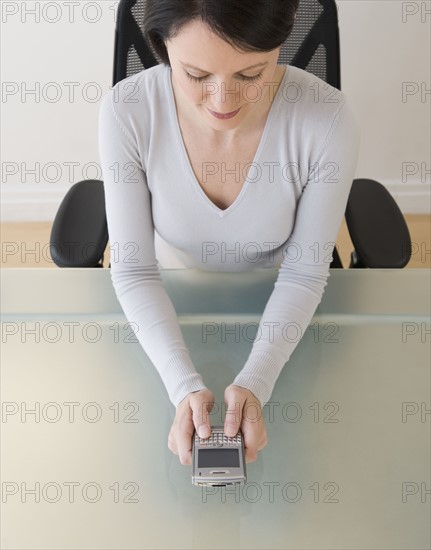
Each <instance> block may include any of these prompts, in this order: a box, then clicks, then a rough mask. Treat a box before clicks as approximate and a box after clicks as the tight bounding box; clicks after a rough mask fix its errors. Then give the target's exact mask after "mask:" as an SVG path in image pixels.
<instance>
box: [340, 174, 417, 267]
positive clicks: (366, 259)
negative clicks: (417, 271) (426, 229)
mask: <svg viewBox="0 0 431 550" xmlns="http://www.w3.org/2000/svg"><path fill="white" fill-rule="evenodd" d="M346 223H347V227H348V230H349V233H350V238H351V239H352V243H353V246H354V248H355V252H356V254H355V253H353V254H352V257H353V256H355V257H357V259H358V260H359V262H358V263H359V265H360V267H370V268H402V267H405V266H406V265H407V264H408V262H409V261H410V257H411V239H410V233H409V230H408V227H407V224H406V221H405V219H404V216H403V214H402V212H401V210H400V208H399V207H398V205H397V203H396V202H395V200H394V198H393V197H392V195H391V194H390V193H389V191H388V190H387V189H386V187H384V186H383V185H382V184H381V183H379V182H377V181H375V180H370V179H355V180H353V185H352V188H351V191H350V195H349V199H348V202H347V207H346ZM361 264H362V265H361ZM351 267H355V266H354V265H353V266H352V265H351Z"/></svg>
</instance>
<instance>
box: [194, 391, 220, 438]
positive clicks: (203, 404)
mask: <svg viewBox="0 0 431 550" xmlns="http://www.w3.org/2000/svg"><path fill="white" fill-rule="evenodd" d="M213 405H214V404H213V402H212V401H205V400H204V399H193V400H191V401H190V407H191V409H192V412H193V424H194V426H195V428H196V431H197V433H198V435H199V437H201V438H202V439H206V438H207V437H209V436H210V435H211V422H210V419H209V415H208V412H209V411H211V409H212V407H213Z"/></svg>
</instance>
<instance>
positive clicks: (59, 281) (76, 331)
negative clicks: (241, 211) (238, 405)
mask: <svg viewBox="0 0 431 550" xmlns="http://www.w3.org/2000/svg"><path fill="white" fill-rule="evenodd" d="M163 277H164V279H165V282H166V287H167V289H168V291H169V294H170V295H171V297H172V299H173V302H174V304H175V306H176V308H177V312H178V313H179V319H180V323H181V327H182V331H183V335H184V338H185V341H186V343H187V345H188V348H189V350H190V353H191V356H192V359H193V361H194V364H195V366H196V368H197V370H198V371H199V372H201V373H202V375H203V378H204V381H205V383H206V384H207V385H208V387H210V388H211V389H212V390H213V391H214V393H215V398H216V406H215V410H214V413H213V414H212V415H211V423H212V424H213V425H215V424H219V423H222V422H223V420H224V405H223V403H222V397H223V391H224V388H225V387H226V386H227V385H228V384H230V383H231V382H232V381H233V378H234V377H235V375H236V373H237V372H239V370H240V369H241V368H242V365H243V364H244V363H245V361H246V359H247V356H248V353H249V352H250V350H251V346H252V342H253V339H254V336H255V334H256V329H254V330H253V326H254V327H256V326H257V324H258V322H259V318H260V315H261V313H262V311H263V308H264V305H265V299H267V298H268V297H269V294H270V292H271V290H272V285H273V283H274V281H275V277H276V273H275V271H273V270H263V271H262V272H259V273H248V274H246V276H245V277H244V274H240V276H239V277H238V276H233V277H231V276H229V277H226V276H225V274H211V276H208V274H201V273H198V272H194V271H189V270H178V271H177V270H169V271H165V272H163ZM429 282H430V272H429V271H428V270H356V271H355V270H350V271H349V270H332V272H331V277H330V278H329V281H328V287H327V290H326V292H325V296H324V300H323V301H322V303H321V304H320V306H319V308H318V311H317V312H316V315H315V316H314V319H313V321H312V323H311V325H310V327H309V329H307V331H306V332H305V334H304V335H303V337H302V339H301V341H300V342H299V344H298V346H297V348H296V350H295V351H294V354H293V355H292V357H291V359H290V360H289V361H288V363H287V364H286V365H285V367H284V369H283V371H282V373H281V375H280V377H279V379H278V381H277V384H276V386H275V389H274V392H273V395H272V397H271V401H270V403H268V404H267V405H266V406H265V407H264V411H263V412H264V419H265V424H266V428H267V433H268V445H267V446H266V447H265V449H264V450H262V451H261V452H260V453H259V455H258V460H257V461H256V462H253V463H248V464H247V483H246V484H245V485H243V486H241V488H240V489H239V490H234V489H230V488H224V487H214V488H208V489H205V488H198V487H195V486H193V485H192V483H191V466H183V465H181V463H180V462H179V459H178V457H177V456H175V455H173V454H172V453H171V452H170V451H169V449H168V447H167V437H168V433H169V429H170V426H171V424H172V421H173V418H174V412H175V411H174V407H173V405H172V404H171V403H170V402H169V400H168V398H167V394H166V391H165V389H164V386H163V384H162V383H161V380H160V379H159V377H158V374H157V372H156V371H155V369H154V367H153V366H152V364H151V362H150V361H149V359H148V358H147V356H146V354H145V352H144V351H143V349H142V347H141V346H140V344H139V343H138V342H137V341H136V339H135V338H134V336H133V334H132V332H131V329H130V327H127V325H126V319H125V318H124V317H123V316H122V314H121V308H120V307H119V304H118V302H117V301H116V298H115V294H113V290H112V287H111V284H110V278H109V271H108V270H107V269H82V270H66V269H64V270H60V269H57V270H55V269H53V270H49V269H47V270H44V269H35V270H31V269H19V270H18V269H17V270H13V269H7V270H3V272H2V353H1V362H2V379H1V384H2V423H1V430H2V451H1V453H2V455H1V461H2V518H1V519H2V541H1V543H2V548H5V549H6V548H10V549H12V548H16V549H18V548H19V549H24V548H28V549H30V548H31V549H58V548H62V549H63V548H64V549H80V548H85V549H96V548H97V549H101V548H103V549H120V548H121V549H124V548H128V549H129V548H130V549H132V548H133V549H140V548H163V549H164V548H172V549H173V548H175V549H177V548H226V549H231V548H241V549H246V548H253V549H254V548H255V549H258V548H259V549H263V548H277V549H282V548H286V549H287V548H289V549H314V548H316V549H317V548H318V549H323V548H325V549H326V548H331V549H354V548H355V549H356V548H361V549H377V548H382V549H383V548H391V549H408V548H412V549H413V548H415V549H422V548H424V549H425V548H428V547H429V546H430V532H429V514H430V494H429V492H427V491H429V489H430V446H429V441H430V439H429V431H430V430H429V427H430V414H429V412H427V411H429V408H430V363H431V361H430V335H429V334H427V332H426V331H427V330H429V328H430V319H429V304H430V290H429ZM235 328H236V331H235V330H234V329H235ZM32 331H33V332H32ZM38 336H39V338H38ZM72 404H74V405H72ZM31 410H33V411H36V412H33V413H32V412H31ZM72 411H73V416H72ZM73 488H74V490H73ZM215 527H216V528H215Z"/></svg>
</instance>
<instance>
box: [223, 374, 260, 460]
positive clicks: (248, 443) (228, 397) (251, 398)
mask: <svg viewBox="0 0 431 550" xmlns="http://www.w3.org/2000/svg"><path fill="white" fill-rule="evenodd" d="M224 400H225V403H226V405H227V407H226V418H225V422H224V432H225V434H226V435H227V436H228V437H234V436H235V435H236V434H237V433H238V429H239V428H241V431H242V434H243V437H244V449H245V461H246V462H254V461H255V460H256V459H257V453H258V451H261V450H262V449H263V448H264V447H265V446H266V444H267V442H268V440H267V436H266V428H265V424H264V422H263V415H262V407H261V404H260V401H259V399H258V398H257V397H256V396H255V395H254V393H252V392H251V391H250V390H247V389H246V388H242V387H241V386H235V385H234V384H231V385H230V386H228V387H227V388H226V389H225V392H224Z"/></svg>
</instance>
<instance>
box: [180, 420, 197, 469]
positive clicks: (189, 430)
mask: <svg viewBox="0 0 431 550" xmlns="http://www.w3.org/2000/svg"><path fill="white" fill-rule="evenodd" d="M193 431H194V426H193V422H192V421H191V419H189V418H184V419H182V420H181V421H180V422H179V423H178V429H177V434H176V435H177V437H176V439H177V448H178V456H179V459H180V462H181V464H191V463H192V435H193Z"/></svg>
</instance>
